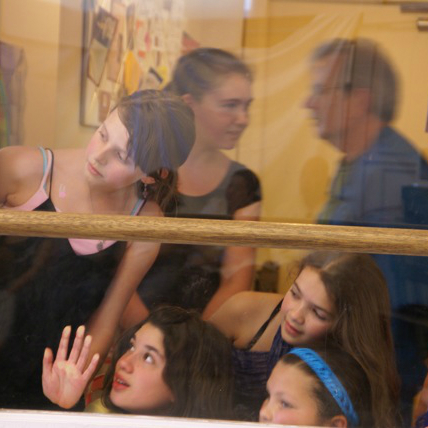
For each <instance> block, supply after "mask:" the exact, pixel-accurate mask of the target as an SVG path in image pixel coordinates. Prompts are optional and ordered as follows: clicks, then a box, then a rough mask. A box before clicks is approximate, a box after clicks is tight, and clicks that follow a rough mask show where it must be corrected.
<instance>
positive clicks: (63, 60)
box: [0, 0, 243, 148]
mask: <svg viewBox="0 0 428 428" xmlns="http://www.w3.org/2000/svg"><path fill="white" fill-rule="evenodd" d="M106 1H108V0H106ZM82 5H83V1H82V0H79V1H78V0H0V39H1V40H3V41H4V42H8V43H12V44H15V45H17V46H20V47H22V48H23V49H24V50H25V55H26V58H27V76H26V80H25V117H24V128H25V129H24V136H25V137H24V138H25V139H24V144H26V145H32V146H38V145H42V146H47V147H57V148H62V147H78V146H84V145H85V144H86V143H87V141H88V140H89V138H90V136H91V134H92V133H93V131H94V129H93V128H91V127H86V126H80V125H79V109H80V75H81V44H82V31H83V14H82ZM185 16H186V17H187V21H186V24H185V29H186V31H187V32H188V33H189V34H190V35H191V36H192V37H194V38H195V39H196V40H198V41H199V43H201V45H203V46H209V45H211V46H215V47H220V48H224V49H228V50H232V51H235V52H236V53H240V52H241V49H242V28H243V0H233V1H230V0H217V1H215V2H202V1H200V0H185Z"/></svg>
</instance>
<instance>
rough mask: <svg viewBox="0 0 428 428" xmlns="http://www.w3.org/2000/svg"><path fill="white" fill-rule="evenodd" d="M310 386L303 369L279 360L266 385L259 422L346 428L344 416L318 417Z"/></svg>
mask: <svg viewBox="0 0 428 428" xmlns="http://www.w3.org/2000/svg"><path fill="white" fill-rule="evenodd" d="M313 384H314V380H313V379H312V377H311V376H309V375H308V374H307V373H305V372H304V371H303V370H301V369H300V368H298V367H297V366H294V365H289V364H285V363H283V362H282V361H279V362H278V363H277V365H276V366H275V368H274V369H273V371H272V374H271V375H270V378H269V380H268V382H267V385H266V388H267V393H268V398H266V400H265V401H264V403H263V405H262V408H261V409H260V422H265V423H274V424H282V425H308V426H325V427H332V426H337V427H346V426H347V421H346V418H345V417H344V416H343V415H337V416H334V417H333V418H332V419H328V420H323V419H322V418H321V417H320V415H319V409H318V402H317V400H316V398H315V395H314V391H313Z"/></svg>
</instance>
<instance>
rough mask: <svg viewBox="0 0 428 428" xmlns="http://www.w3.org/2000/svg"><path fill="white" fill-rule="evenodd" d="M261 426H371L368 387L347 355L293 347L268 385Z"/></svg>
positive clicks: (362, 373)
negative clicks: (268, 424)
mask: <svg viewBox="0 0 428 428" xmlns="http://www.w3.org/2000/svg"><path fill="white" fill-rule="evenodd" d="M267 393H268V396H267V398H266V400H265V401H264V403H263V405H262V408H261V409H260V422H265V423H266V422H267V423H276V424H283V425H308V426H328V427H354V428H356V427H372V426H374V421H373V416H372V414H371V398H370V394H371V393H370V385H369V382H368V379H367V377H366V375H365V373H364V371H363V369H362V368H361V366H360V365H359V364H358V363H357V362H356V361H355V360H354V359H353V358H352V357H351V356H350V355H349V354H348V353H346V352H343V351H340V350H339V349H332V348H330V347H329V348H327V349H325V350H317V351H315V350H313V349H309V348H293V349H292V350H291V351H290V352H289V353H288V354H286V355H284V356H282V357H281V359H280V360H279V362H278V363H277V364H276V366H275V368H274V369H273V371H272V374H271V375H270V377H269V380H268V382H267Z"/></svg>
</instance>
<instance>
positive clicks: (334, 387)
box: [289, 348, 359, 426]
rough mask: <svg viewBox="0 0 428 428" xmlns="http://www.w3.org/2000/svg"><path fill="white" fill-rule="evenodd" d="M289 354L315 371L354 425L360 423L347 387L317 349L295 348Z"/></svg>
mask: <svg viewBox="0 0 428 428" xmlns="http://www.w3.org/2000/svg"><path fill="white" fill-rule="evenodd" d="M289 354H294V355H297V356H298V357H299V358H300V359H301V360H303V361H304V362H305V363H306V364H307V365H308V366H309V367H310V368H311V369H312V370H313V371H314V372H315V374H316V375H317V376H318V378H319V379H320V380H321V382H322V383H323V384H324V386H325V387H326V388H327V389H328V390H329V391H330V394H331V395H332V396H333V398H334V399H335V401H336V403H337V404H338V405H339V407H340V409H341V410H342V412H343V414H344V415H345V416H346V419H348V421H349V422H350V423H351V425H352V426H356V425H358V422H359V419H358V415H357V413H356V412H355V410H354V406H353V405H352V401H351V399H350V398H349V395H348V393H347V392H346V389H345V388H344V387H343V385H342V384H341V383H340V380H339V379H338V378H337V376H336V375H335V374H334V373H333V372H332V370H331V368H330V367H329V366H328V365H327V363H326V362H325V361H324V360H323V359H322V358H321V357H320V356H319V355H318V354H317V353H316V352H315V351H313V350H312V349H308V348H293V349H292V350H291V351H290V352H289Z"/></svg>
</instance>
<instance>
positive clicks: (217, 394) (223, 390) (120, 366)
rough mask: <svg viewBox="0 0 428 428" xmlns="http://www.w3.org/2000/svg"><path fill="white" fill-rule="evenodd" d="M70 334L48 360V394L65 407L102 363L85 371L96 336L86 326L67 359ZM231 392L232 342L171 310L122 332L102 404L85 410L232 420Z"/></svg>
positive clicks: (45, 366)
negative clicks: (87, 330)
mask: <svg viewBox="0 0 428 428" xmlns="http://www.w3.org/2000/svg"><path fill="white" fill-rule="evenodd" d="M69 337H70V328H69V327H66V328H65V329H64V331H63V335H62V338H61V341H60V345H59V348H58V353H57V357H56V360H55V362H52V360H53V355H52V351H51V350H50V349H46V352H45V355H44V358H43V378H42V379H43V390H44V393H45V394H46V396H47V397H48V398H49V399H50V400H52V401H53V402H55V403H57V404H58V405H59V406H60V407H63V408H70V407H72V406H73V405H74V404H75V403H76V402H77V401H78V400H79V398H80V397H81V395H82V393H83V391H84V389H85V386H86V383H87V381H88V380H89V378H90V377H91V375H92V373H93V372H94V370H95V367H96V365H97V361H98V356H97V355H95V356H94V357H93V358H92V360H91V362H90V364H89V366H88V367H87V369H85V366H86V363H87V357H88V353H89V346H90V342H91V337H90V336H86V338H84V329H83V328H80V329H78V330H77V334H76V339H75V341H74V344H73V348H72V350H71V352H70V355H69V357H68V359H67V349H68V342H69ZM232 390H233V381H232V366H231V364H230V343H229V341H228V340H227V339H226V338H225V337H224V335H223V334H222V333H220V332H219V331H218V330H217V329H216V328H215V327H214V326H212V325H210V324H208V323H207V322H205V321H202V320H201V319H200V316H199V315H198V314H197V313H195V312H189V311H186V310H184V309H181V308H178V307H168V306H166V307H160V308H157V309H156V310H154V311H153V312H151V313H150V315H149V317H148V318H147V320H146V321H143V322H142V323H140V324H139V325H137V326H135V327H133V328H131V329H130V330H128V331H127V332H125V333H124V334H123V336H122V337H121V339H120V340H119V341H118V343H117V345H116V347H115V350H114V352H113V361H112V364H111V366H110V368H109V371H108V372H107V375H106V377H105V380H104V387H103V394H102V399H101V402H99V403H96V404H95V405H94V403H91V404H90V409H88V410H90V411H91V410H92V411H114V412H121V413H135V414H144V415H163V416H185V417H195V418H216V419H227V418H230V417H231V403H232Z"/></svg>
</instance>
